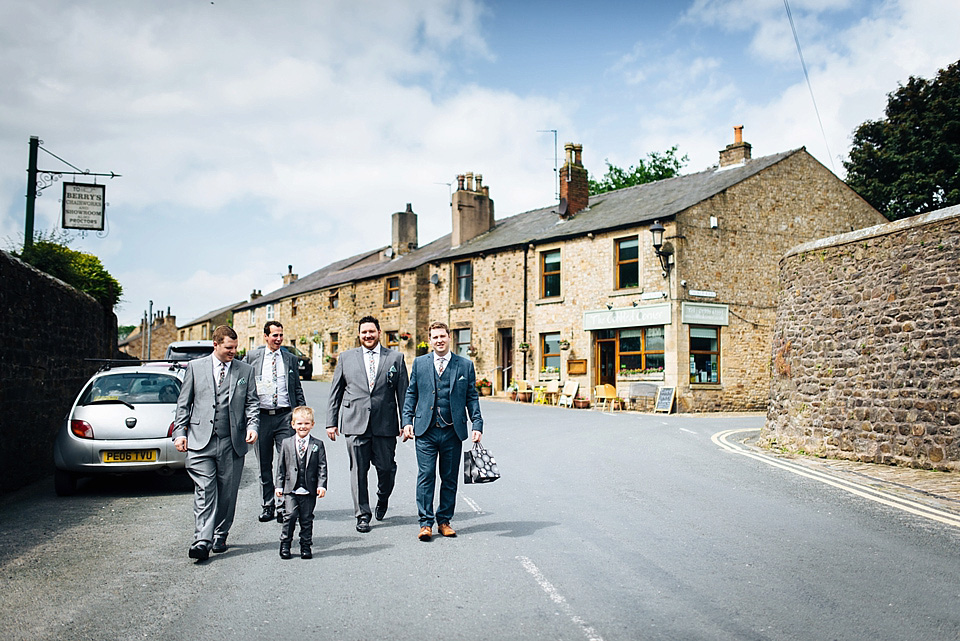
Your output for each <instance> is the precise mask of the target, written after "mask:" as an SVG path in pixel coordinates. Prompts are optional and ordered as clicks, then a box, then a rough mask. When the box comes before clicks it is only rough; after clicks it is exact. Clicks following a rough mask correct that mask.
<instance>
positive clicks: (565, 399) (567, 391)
mask: <svg viewBox="0 0 960 641" xmlns="http://www.w3.org/2000/svg"><path fill="white" fill-rule="evenodd" d="M579 389H580V383H578V382H577V381H567V382H566V383H564V384H563V391H561V392H560V398H558V399H557V405H566V406H567V407H571V408H572V407H573V399H574V398H575V397H576V396H577V391H578V390H579Z"/></svg>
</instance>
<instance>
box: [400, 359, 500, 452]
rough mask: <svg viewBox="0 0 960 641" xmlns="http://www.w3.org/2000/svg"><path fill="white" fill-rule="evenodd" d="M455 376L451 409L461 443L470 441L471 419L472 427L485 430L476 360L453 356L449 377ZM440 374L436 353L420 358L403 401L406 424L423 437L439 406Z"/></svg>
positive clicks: (448, 366) (416, 360) (447, 371)
mask: <svg viewBox="0 0 960 641" xmlns="http://www.w3.org/2000/svg"><path fill="white" fill-rule="evenodd" d="M447 373H449V375H451V376H453V389H451V391H450V410H451V412H452V414H453V429H454V430H455V431H456V433H457V436H459V437H460V440H461V441H465V440H467V437H468V436H469V434H468V432H467V417H468V415H469V418H470V423H471V427H472V428H473V429H474V430H476V431H478V432H482V431H483V416H481V415H480V394H479V393H477V372H476V370H475V369H474V368H473V361H470V360H468V359H466V358H461V357H460V356H457V355H456V354H453V353H451V354H450V363H449V364H448V365H447V369H446V372H445V374H447ZM436 377H437V374H436V369H435V368H434V366H433V353H430V354H424V355H423V356H418V357H417V358H416V359H415V360H414V361H413V372H412V373H411V375H410V385H409V386H408V387H407V395H406V397H405V398H404V401H403V424H404V425H413V433H414V435H416V436H423V433H424V432H426V431H427V428H429V427H430V419H431V418H432V417H433V410H434V408H435V407H436V405H437V385H436V380H437V378H436Z"/></svg>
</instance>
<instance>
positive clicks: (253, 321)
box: [250, 307, 257, 327]
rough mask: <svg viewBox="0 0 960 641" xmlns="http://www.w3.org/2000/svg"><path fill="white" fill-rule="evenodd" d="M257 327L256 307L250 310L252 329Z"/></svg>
mask: <svg viewBox="0 0 960 641" xmlns="http://www.w3.org/2000/svg"><path fill="white" fill-rule="evenodd" d="M256 326H257V308H256V307H254V308H253V309H251V310H250V327H256Z"/></svg>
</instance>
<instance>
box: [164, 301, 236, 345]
mask: <svg viewBox="0 0 960 641" xmlns="http://www.w3.org/2000/svg"><path fill="white" fill-rule="evenodd" d="M246 302H247V301H243V300H242V301H240V302H238V303H233V304H232V305H227V306H226V307H221V308H220V309H215V310H213V311H212V312H208V313H207V314H204V315H203V316H201V317H200V318H196V319H194V320H192V321H190V322H189V323H185V324H183V325H180V326H179V327H178V328H177V339H176V340H180V341H192V340H212V338H213V330H215V329H216V328H217V327H219V326H220V325H233V310H234V308H235V307H239V306H240V305H243V304H244V303H246Z"/></svg>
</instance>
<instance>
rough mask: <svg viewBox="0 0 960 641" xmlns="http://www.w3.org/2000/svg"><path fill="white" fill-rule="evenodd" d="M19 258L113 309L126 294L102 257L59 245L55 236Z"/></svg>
mask: <svg viewBox="0 0 960 641" xmlns="http://www.w3.org/2000/svg"><path fill="white" fill-rule="evenodd" d="M17 256H18V257H19V258H20V259H21V260H23V261H24V262H27V263H30V264H31V265H33V266H34V267H36V268H37V269H39V270H40V271H43V272H46V273H48V274H50V275H51V276H54V277H56V278H59V279H60V280H62V281H63V282H65V283H67V284H68V285H71V286H73V287H75V288H76V289H79V290H80V291H82V292H86V293H88V294H90V295H91V296H93V297H94V298H95V299H97V301H99V302H100V304H101V305H104V306H107V307H111V308H112V307H113V306H114V305H116V304H117V302H118V301H119V300H120V295H121V294H122V293H123V287H121V286H120V283H119V282H117V280H116V279H115V278H114V277H113V276H111V275H110V273H109V272H108V271H107V270H106V269H104V268H103V264H102V263H101V262H100V259H99V258H97V257H96V256H94V255H93V254H85V253H83V252H81V251H77V250H75V249H70V248H69V247H67V246H66V245H65V244H63V241H62V239H61V242H58V239H57V238H56V237H54V236H51V237H50V238H48V239H42V238H41V239H39V240H37V241H35V242H34V243H33V244H32V245H30V246H29V247H24V248H23V251H22V252H21V253H20V254H17Z"/></svg>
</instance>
